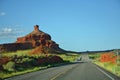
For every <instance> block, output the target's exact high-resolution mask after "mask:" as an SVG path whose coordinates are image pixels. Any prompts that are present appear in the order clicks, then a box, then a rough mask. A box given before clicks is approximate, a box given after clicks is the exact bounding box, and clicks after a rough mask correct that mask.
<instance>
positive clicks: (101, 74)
mask: <svg viewBox="0 0 120 80" xmlns="http://www.w3.org/2000/svg"><path fill="white" fill-rule="evenodd" d="M5 80H120V78H119V77H116V76H115V75H113V74H111V73H109V72H106V71H104V70H103V69H101V68H99V67H98V66H96V65H94V64H92V63H91V62H90V61H89V58H88V55H82V62H76V63H73V64H69V65H62V66H58V67H52V68H48V69H45V70H41V71H37V72H32V73H28V74H24V75H19V76H14V77H11V78H8V79H5Z"/></svg>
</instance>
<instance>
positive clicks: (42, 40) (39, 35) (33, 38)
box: [16, 25, 59, 48]
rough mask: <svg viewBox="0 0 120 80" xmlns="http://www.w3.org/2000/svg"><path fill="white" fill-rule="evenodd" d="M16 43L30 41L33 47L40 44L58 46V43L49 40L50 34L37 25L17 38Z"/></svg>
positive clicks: (51, 46) (50, 46)
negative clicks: (26, 33)
mask: <svg viewBox="0 0 120 80" xmlns="http://www.w3.org/2000/svg"><path fill="white" fill-rule="evenodd" d="M16 43H31V44H32V46H33V47H37V46H40V45H43V46H47V47H49V48H58V47H59V46H58V44H56V43H55V42H54V41H52V40H51V36H50V35H49V34H47V33H45V32H43V31H41V30H39V26H38V25H35V26H34V30H33V31H32V32H31V33H29V34H28V35H26V36H24V37H19V38H17V41H16Z"/></svg>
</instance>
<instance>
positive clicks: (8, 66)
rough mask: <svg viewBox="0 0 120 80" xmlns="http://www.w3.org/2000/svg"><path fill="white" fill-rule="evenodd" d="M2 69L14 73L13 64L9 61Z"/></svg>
mask: <svg viewBox="0 0 120 80" xmlns="http://www.w3.org/2000/svg"><path fill="white" fill-rule="evenodd" d="M3 68H4V69H5V70H7V71H15V62H13V61H9V62H8V63H7V64H5V65H3Z"/></svg>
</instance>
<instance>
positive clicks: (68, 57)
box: [0, 50, 80, 79]
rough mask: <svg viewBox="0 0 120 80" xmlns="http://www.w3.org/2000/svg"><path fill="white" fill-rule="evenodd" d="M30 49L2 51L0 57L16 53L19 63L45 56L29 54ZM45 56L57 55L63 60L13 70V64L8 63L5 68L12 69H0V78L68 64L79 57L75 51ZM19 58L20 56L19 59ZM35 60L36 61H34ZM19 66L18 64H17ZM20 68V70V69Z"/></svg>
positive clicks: (12, 55) (10, 56) (12, 56)
mask: <svg viewBox="0 0 120 80" xmlns="http://www.w3.org/2000/svg"><path fill="white" fill-rule="evenodd" d="M30 51H31V50H23V51H16V52H9V53H4V54H2V55H0V57H9V58H14V57H15V55H17V57H18V62H19V60H20V63H21V62H22V63H24V62H26V63H29V62H31V61H32V60H33V59H39V58H44V57H46V55H43V54H37V55H30V54H29V52H30ZM47 56H59V57H61V58H62V59H63V62H61V63H52V64H49V63H48V64H47V65H40V66H31V67H25V68H24V67H19V69H20V70H15V69H14V68H13V67H14V64H13V63H10V64H9V65H8V66H7V68H8V69H9V70H12V71H5V70H4V71H0V79H5V78H8V77H12V76H16V75H22V74H26V73H30V72H34V71H39V70H43V69H47V68H50V67H54V66H61V65H64V64H70V63H71V62H73V61H75V60H76V58H78V57H80V54H75V53H65V54H47ZM19 58H22V60H21V59H19ZM34 62H36V61H34ZM19 66H20V65H19ZM21 69H22V70H21Z"/></svg>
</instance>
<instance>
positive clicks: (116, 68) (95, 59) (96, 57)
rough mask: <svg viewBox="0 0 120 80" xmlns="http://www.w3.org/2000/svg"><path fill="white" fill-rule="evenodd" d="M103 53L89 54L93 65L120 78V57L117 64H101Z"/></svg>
mask: <svg viewBox="0 0 120 80" xmlns="http://www.w3.org/2000/svg"><path fill="white" fill-rule="evenodd" d="M101 55H102V53H96V54H89V58H90V59H92V63H94V64H96V65H98V66H100V67H101V68H104V69H105V70H107V71H109V72H111V73H113V74H115V75H117V76H119V77H120V56H119V57H118V60H119V61H118V62H117V63H111V62H101V61H100V57H101Z"/></svg>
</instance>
